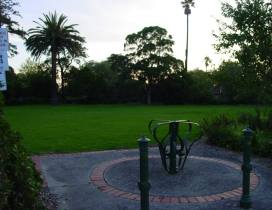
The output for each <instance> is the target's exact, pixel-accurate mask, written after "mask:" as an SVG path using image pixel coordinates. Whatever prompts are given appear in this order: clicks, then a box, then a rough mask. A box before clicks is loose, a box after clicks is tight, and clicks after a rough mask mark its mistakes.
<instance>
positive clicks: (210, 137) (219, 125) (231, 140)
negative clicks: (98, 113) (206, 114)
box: [202, 114, 241, 150]
mask: <svg viewBox="0 0 272 210" xmlns="http://www.w3.org/2000/svg"><path fill="white" fill-rule="evenodd" d="M236 127H237V125H236V121H235V120H233V119H231V118H229V117H227V116H226V115H224V114H222V115H219V116H217V117H215V118H212V119H210V120H207V119H204V120H203V122H202V128H203V131H204V133H205V135H206V137H207V143H209V144H213V145H217V146H220V147H225V148H228V149H233V150H240V149H241V142H240V136H239V135H238V134H237V133H236V132H235V131H236Z"/></svg>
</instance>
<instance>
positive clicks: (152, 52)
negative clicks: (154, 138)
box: [125, 26, 183, 104]
mask: <svg viewBox="0 0 272 210" xmlns="http://www.w3.org/2000/svg"><path fill="white" fill-rule="evenodd" d="M173 44H174V41H173V40H172V36H171V35H169V34H168V33H167V31H166V30H165V29H164V28H161V27H159V26H150V27H145V28H144V29H142V30H141V31H139V32H137V33H133V34H130V35H128V36H127V37H126V42H125V51H126V56H127V57H128V59H129V66H130V67H129V68H130V69H131V75H132V77H134V79H137V80H140V81H142V82H143V83H144V85H145V89H146V94H147V103H148V104H151V92H152V88H153V86H154V85H155V84H157V83H158V82H159V81H160V80H162V79H165V78H166V77H167V76H168V75H170V74H172V73H173V72H175V71H182V70H183V63H182V61H179V60H177V59H176V58H174V57H173V56H172V53H173V50H172V46H173Z"/></svg>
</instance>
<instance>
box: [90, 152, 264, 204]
mask: <svg viewBox="0 0 272 210" xmlns="http://www.w3.org/2000/svg"><path fill="white" fill-rule="evenodd" d="M150 158H159V156H158V155H153V156H150ZM189 158H192V159H197V160H206V161H211V162H215V163H221V164H224V165H226V166H229V167H231V168H234V169H236V170H241V166H240V165H238V164H236V163H233V162H230V161H226V160H221V159H217V158H208V157H199V156H190V157H189ZM137 159H139V158H138V157H125V158H120V159H116V160H111V161H106V162H103V163H102V164H100V165H98V166H97V167H96V168H95V169H94V170H93V172H92V174H91V176H90V180H91V183H93V184H94V185H95V186H96V187H97V188H98V189H99V190H100V191H102V192H105V193H108V194H110V195H113V196H116V197H120V198H125V199H129V200H136V201H139V200H140V195H139V194H136V193H131V192H126V191H123V190H120V189H118V188H115V187H114V186H111V185H110V184H108V183H107V182H106V180H105V179H104V172H105V170H107V169H109V168H111V167H112V166H113V165H115V164H118V163H121V162H124V161H130V160H137ZM258 183H259V177H258V176H257V175H256V174H255V173H254V172H252V173H251V184H250V189H251V190H254V189H255V188H256V187H257V185H258ZM241 194H242V187H238V188H235V189H233V190H230V191H227V192H223V193H217V194H212V195H205V196H188V197H187V196H163V195H150V197H149V199H150V202H153V203H161V204H179V203H204V202H213V201H219V200H224V199H229V198H234V197H238V196H241Z"/></svg>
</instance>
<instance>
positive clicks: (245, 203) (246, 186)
mask: <svg viewBox="0 0 272 210" xmlns="http://www.w3.org/2000/svg"><path fill="white" fill-rule="evenodd" d="M243 134H244V139H243V165H242V170H243V194H242V197H241V199H240V207H242V208H244V209H249V208H250V207H251V198H250V172H251V170H252V166H251V164H250V155H251V139H252V136H253V134H254V132H253V131H252V130H251V129H250V128H246V129H244V130H243Z"/></svg>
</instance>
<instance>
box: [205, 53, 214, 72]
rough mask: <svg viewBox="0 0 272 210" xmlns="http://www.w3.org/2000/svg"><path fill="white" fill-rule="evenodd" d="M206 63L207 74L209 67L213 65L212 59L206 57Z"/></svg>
mask: <svg viewBox="0 0 272 210" xmlns="http://www.w3.org/2000/svg"><path fill="white" fill-rule="evenodd" d="M204 62H205V66H206V72H207V70H208V66H209V65H210V64H211V63H212V60H211V59H210V57H208V56H205V57H204Z"/></svg>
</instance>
